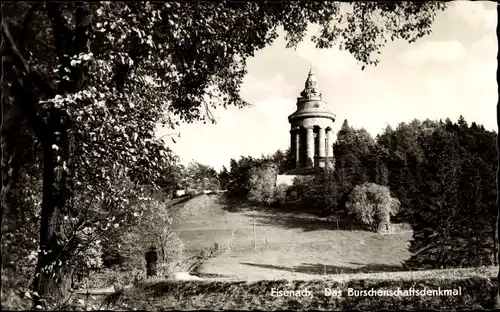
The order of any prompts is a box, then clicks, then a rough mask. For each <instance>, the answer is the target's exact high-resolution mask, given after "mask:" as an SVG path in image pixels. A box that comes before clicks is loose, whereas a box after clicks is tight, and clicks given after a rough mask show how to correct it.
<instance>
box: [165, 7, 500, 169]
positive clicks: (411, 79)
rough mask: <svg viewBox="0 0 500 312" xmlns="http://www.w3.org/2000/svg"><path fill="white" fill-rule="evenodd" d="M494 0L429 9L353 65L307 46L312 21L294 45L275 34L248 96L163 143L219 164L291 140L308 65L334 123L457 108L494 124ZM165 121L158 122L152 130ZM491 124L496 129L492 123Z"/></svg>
mask: <svg viewBox="0 0 500 312" xmlns="http://www.w3.org/2000/svg"><path fill="white" fill-rule="evenodd" d="M495 5H496V4H495V3H494V2H486V1H477V2H471V1H455V2H450V3H448V8H447V10H446V11H442V12H438V14H437V16H436V18H435V21H434V24H433V27H432V33H431V34H430V35H428V36H425V37H423V38H421V39H419V40H418V41H416V42H415V43H411V44H410V43H407V42H405V41H396V42H388V43H387V45H386V47H384V48H383V49H382V50H381V55H380V58H379V59H380V63H379V64H378V65H377V66H376V67H374V66H367V67H366V68H365V70H364V71H362V70H361V65H360V64H359V63H357V62H356V60H354V58H353V57H352V56H351V55H350V54H349V53H348V52H345V51H340V50H339V49H338V48H335V47H334V48H331V49H316V48H315V46H314V44H313V43H312V42H311V41H310V37H311V35H313V34H314V33H315V31H314V26H313V25H311V26H310V28H309V30H308V36H306V38H305V40H304V41H303V42H302V43H301V44H299V46H298V47H297V49H296V50H294V49H287V48H286V47H285V45H286V42H285V40H284V35H281V36H280V38H278V39H277V40H276V41H275V42H274V43H273V44H272V45H271V46H268V47H266V48H264V49H262V50H260V51H258V52H257V53H256V54H255V56H254V57H253V58H251V59H249V60H248V62H247V65H248V74H247V76H246V77H245V79H244V82H243V85H242V88H241V96H242V98H243V99H244V100H246V101H247V102H249V103H251V104H253V105H252V106H250V107H246V108H243V109H238V108H234V107H230V108H228V109H227V110H224V109H223V108H221V109H217V110H215V111H213V112H212V113H213V114H214V115H215V118H216V120H217V123H216V124H215V125H212V124H203V123H201V122H200V123H196V124H182V125H181V126H180V127H178V128H177V129H176V131H178V132H179V133H180V137H179V138H176V143H173V142H172V141H171V140H169V139H167V140H165V142H166V144H167V145H168V146H169V147H170V148H171V149H172V150H173V151H174V153H176V154H177V155H178V156H179V157H180V158H181V160H182V163H184V164H187V163H189V162H190V161H193V160H194V161H197V162H200V163H203V164H205V165H210V166H212V167H214V168H215V169H216V170H220V169H221V168H222V166H223V165H225V166H226V167H229V162H230V159H231V158H235V159H239V158H240V156H253V157H259V156H261V155H262V154H271V153H274V152H275V151H276V150H278V149H282V150H285V149H287V148H288V147H289V144H290V134H289V131H290V124H289V123H288V119H287V117H288V115H290V114H292V113H293V112H294V111H295V110H296V99H297V97H298V96H299V93H300V92H301V91H302V90H303V89H304V82H305V80H306V78H307V74H308V72H309V68H310V66H312V69H313V72H314V73H315V75H316V79H317V82H318V86H319V89H320V90H321V91H322V92H323V95H324V96H325V98H326V100H327V102H328V108H329V110H330V111H332V112H333V113H335V114H336V116H337V120H336V121H335V126H336V128H334V129H333V130H334V133H336V132H337V131H338V130H339V129H340V126H341V125H342V122H343V120H344V119H347V120H348V122H349V124H350V125H351V126H353V127H355V128H365V129H366V130H368V132H370V133H371V134H372V136H376V135H377V134H378V133H380V132H382V130H383V129H384V128H385V127H386V126H387V125H391V126H392V127H396V126H397V125H398V124H399V123H401V122H408V121H411V120H412V119H415V118H417V119H420V120H424V119H426V118H429V119H432V120H437V119H443V120H444V119H445V118H447V117H448V118H450V119H451V120H452V121H456V120H457V119H458V117H459V116H460V115H463V116H464V118H465V120H466V121H467V122H469V123H470V122H472V121H475V122H476V123H478V124H482V125H484V127H485V128H486V129H488V130H495V131H497V126H496V104H497V101H498V93H497V92H498V91H497V82H496V69H497V60H496V54H497V48H498V46H497V39H496V30H495V29H496V23H497V22H496V18H497V16H496V8H495ZM170 131H171V130H159V131H158V136H161V135H163V134H165V133H167V132H170ZM497 132H498V131H497Z"/></svg>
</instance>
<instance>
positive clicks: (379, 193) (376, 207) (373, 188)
mask: <svg viewBox="0 0 500 312" xmlns="http://www.w3.org/2000/svg"><path fill="white" fill-rule="evenodd" d="M346 208H347V211H348V213H350V214H353V215H355V216H356V218H357V219H358V220H360V221H361V222H363V223H364V224H366V225H368V226H370V227H371V228H372V230H374V231H377V230H378V229H379V228H380V226H381V225H385V224H389V223H390V218H391V216H394V215H395V214H396V213H397V211H398V209H399V200H397V199H396V198H392V197H391V194H390V192H389V189H388V188H387V187H386V186H382V185H378V184H375V183H364V184H362V185H358V186H356V187H355V188H354V189H353V191H352V192H351V194H350V195H349V200H348V202H347V204H346Z"/></svg>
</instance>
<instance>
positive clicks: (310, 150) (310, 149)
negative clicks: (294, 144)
mask: <svg viewBox="0 0 500 312" xmlns="http://www.w3.org/2000/svg"><path fill="white" fill-rule="evenodd" d="M306 129H307V137H306V144H307V159H306V167H307V165H308V164H309V165H312V166H314V132H313V130H314V129H313V127H307V128H306Z"/></svg>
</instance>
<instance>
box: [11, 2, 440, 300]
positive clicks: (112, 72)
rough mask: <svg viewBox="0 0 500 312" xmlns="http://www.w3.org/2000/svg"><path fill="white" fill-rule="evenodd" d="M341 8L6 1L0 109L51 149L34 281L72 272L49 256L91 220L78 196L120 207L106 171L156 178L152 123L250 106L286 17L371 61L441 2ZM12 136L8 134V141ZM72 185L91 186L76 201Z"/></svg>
mask: <svg viewBox="0 0 500 312" xmlns="http://www.w3.org/2000/svg"><path fill="white" fill-rule="evenodd" d="M340 6H341V4H340V3H335V2H276V3H254V2H252V3H250V2H248V3H240V2H223V3H201V2H200V3H198V2H195V3H189V4H180V3H175V2H173V3H170V2H169V3H149V2H148V3H146V4H142V3H141V4H139V3H135V2H127V3H123V2H100V3H92V4H91V3H82V2H75V3H73V2H71V3H55V2H54V3H52V2H51V3H46V4H38V3H35V4H30V3H3V4H2V10H3V12H4V15H5V16H7V17H8V18H7V19H5V20H4V21H3V23H2V35H3V38H4V39H5V44H4V45H3V47H2V48H3V50H2V55H3V57H2V62H3V68H5V69H6V71H5V74H4V80H3V81H4V85H3V86H2V87H3V91H4V101H5V102H6V107H9V108H11V109H12V110H14V111H15V113H10V112H9V113H8V114H7V115H8V116H19V119H20V120H22V121H23V122H25V123H26V125H27V128H29V131H30V132H31V136H29V137H30V139H31V140H32V142H34V143H36V144H35V145H38V149H37V153H38V154H39V156H41V155H43V157H39V158H38V159H40V160H39V162H38V164H39V171H40V173H41V174H42V176H43V190H42V193H43V196H42V204H41V220H40V236H39V250H40V253H39V254H38V260H37V266H36V273H35V278H34V282H33V290H35V291H37V293H38V294H39V295H40V296H41V297H46V296H47V295H49V294H56V293H57V292H58V291H57V289H58V288H59V287H58V286H57V284H59V283H60V280H61V279H63V278H64V275H65V273H64V272H62V271H61V267H60V266H54V264H55V263H58V262H57V259H58V258H59V257H60V256H61V255H62V254H64V253H67V252H68V250H66V249H67V247H68V246H73V245H75V246H76V245H78V244H76V243H71V244H68V241H65V237H73V236H71V234H69V236H68V235H66V233H63V232H64V231H63V230H62V229H61V227H62V226H63V224H64V221H65V217H68V216H70V215H71V216H72V217H73V216H74V217H75V218H76V219H77V220H78V221H76V223H75V224H77V225H78V226H82V225H83V224H86V223H88V220H87V219H86V216H87V215H88V213H87V212H86V209H80V206H88V205H87V204H88V202H86V201H89V200H90V199H92V198H95V197H96V196H97V195H98V194H100V195H101V199H102V198H104V195H106V194H108V193H109V194H108V195H106V196H108V197H107V198H118V199H117V200H116V201H115V202H114V203H113V205H114V206H115V207H118V208H120V209H121V208H123V207H124V206H125V205H126V202H124V201H123V200H124V198H121V197H116V195H117V194H118V193H120V192H122V191H123V190H117V189H116V187H114V186H113V185H112V184H111V183H110V182H109V179H108V178H109V177H110V176H111V175H113V174H115V173H117V172H118V173H117V174H118V177H117V178H118V179H120V178H122V177H125V176H128V177H129V178H130V179H131V180H132V183H133V184H134V187H133V188H132V189H130V190H129V193H130V194H129V195H130V196H132V195H134V194H135V195H136V196H137V195H138V194H139V193H140V192H142V190H141V187H142V186H143V185H144V184H151V183H150V182H151V181H157V179H158V178H159V175H160V172H161V170H160V169H161V168H164V167H165V166H166V165H167V164H168V163H169V162H170V160H169V152H168V151H166V150H165V148H164V146H163V144H162V142H161V141H159V140H157V139H155V137H154V129H155V125H156V124H157V123H162V124H164V125H166V126H170V127H172V128H174V127H175V126H176V125H178V123H179V121H185V122H192V121H195V120H200V119H211V113H210V110H209V109H210V108H211V107H216V106H223V107H227V106H228V105H236V106H238V107H241V106H244V105H246V104H247V103H246V102H244V101H243V100H242V99H241V98H240V96H239V87H240V85H241V82H242V79H243V77H244V75H245V73H246V59H247V58H248V57H250V56H253V54H254V53H255V51H257V50H258V49H261V48H263V47H265V46H266V45H268V44H270V43H271V42H272V41H273V39H275V38H276V37H277V29H278V27H279V26H283V28H284V30H285V31H286V33H287V35H286V39H287V40H288V46H290V47H294V46H296V45H297V44H298V42H300V41H301V40H302V39H303V37H304V34H305V31H306V30H307V25H308V23H310V22H311V23H317V24H319V25H320V26H321V30H320V32H319V34H318V35H317V36H315V37H313V40H314V41H315V42H316V44H317V47H319V48H325V47H330V46H331V45H332V44H334V43H336V44H338V45H339V46H340V48H341V49H344V50H348V51H350V52H351V53H352V54H353V56H354V57H355V58H356V59H357V60H359V61H360V62H361V63H363V64H376V63H377V62H378V60H377V58H376V56H375V55H374V54H375V53H377V51H378V50H379V49H380V48H381V47H383V46H384V45H385V43H386V42H387V41H388V39H390V40H394V39H404V40H408V41H410V42H413V41H415V40H416V39H418V38H420V37H422V36H423V35H425V34H428V33H429V32H430V26H431V24H432V20H433V17H434V15H435V11H437V10H442V9H444V8H445V4H444V3H442V2H425V3H410V2H401V3H399V2H398V3H389V4H388V3H378V2H377V3H375V2H374V3H370V2H354V3H352V4H351V7H352V10H351V11H347V12H348V13H342V11H341V10H340ZM24 12H27V13H26V14H24ZM235 33H238V34H240V35H239V36H234V34H235ZM204 112H205V113H204ZM13 118H14V117H13ZM16 118H17V117H16ZM14 134H15V131H14V132H12V133H10V135H14ZM4 143H5V144H4ZM7 144H12V141H10V143H9V140H8V139H6V140H4V141H3V142H2V145H7ZM5 147H6V150H7V151H9V152H12V153H11V154H9V155H7V157H4V159H10V157H11V156H12V157H14V158H15V157H18V156H16V155H15V152H13V150H15V148H12V146H5ZM42 159H43V162H42ZM15 164H17V166H15V167H11V166H13V165H15ZM21 164H22V161H18V160H16V161H11V162H10V163H9V164H5V166H6V167H11V168H9V169H6V168H4V170H5V171H7V172H8V171H9V170H10V169H12V170H13V171H12V174H11V175H9V178H8V179H6V181H4V184H5V185H7V186H8V185H11V184H12V183H15V182H14V179H15V178H16V177H17V176H18V175H19V174H18V172H19V171H20V170H21V169H20V167H21V166H22V165H21ZM3 165H4V164H3ZM120 175H121V176H120ZM6 189H7V190H9V189H10V187H6ZM77 194H84V195H81V196H80V198H79V199H78V200H77V199H76V196H77ZM6 197H7V196H2V198H6ZM127 200H128V199H127ZM80 201H83V202H80ZM2 204H5V205H7V202H4V203H2ZM108 211H110V212H111V211H113V209H109V210H108ZM132 213H133V212H132V211H130V214H132ZM127 216H129V215H127V214H123V215H121V216H120V217H121V218H124V219H125V218H126V217H127ZM106 218H109V219H111V218H112V216H111V215H109V216H107V217H106ZM106 218H105V219H106ZM115 218H116V217H115ZM90 223H91V224H93V225H94V226H96V224H95V223H92V222H90ZM78 226H77V227H78ZM97 226H100V225H97ZM72 231H74V230H72ZM70 232H71V231H70ZM62 246H66V247H64V248H63V247H62ZM67 260H68V261H69V262H71V261H70V260H71V257H70V258H68V259H67ZM69 262H68V263H67V265H69ZM37 303H39V302H38V301H37Z"/></svg>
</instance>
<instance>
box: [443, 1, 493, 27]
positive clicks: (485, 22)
mask: <svg viewBox="0 0 500 312" xmlns="http://www.w3.org/2000/svg"><path fill="white" fill-rule="evenodd" d="M449 6H450V8H449V10H450V13H451V14H456V15H457V16H458V17H460V18H461V19H462V20H463V21H465V22H466V23H467V24H469V25H470V26H472V27H474V28H479V27H482V28H486V29H488V30H492V29H495V28H496V25H497V13H496V8H495V6H496V4H495V2H493V1H455V2H451V3H449Z"/></svg>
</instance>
